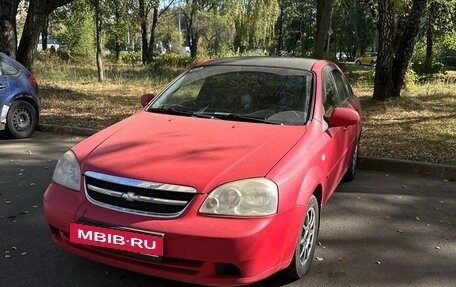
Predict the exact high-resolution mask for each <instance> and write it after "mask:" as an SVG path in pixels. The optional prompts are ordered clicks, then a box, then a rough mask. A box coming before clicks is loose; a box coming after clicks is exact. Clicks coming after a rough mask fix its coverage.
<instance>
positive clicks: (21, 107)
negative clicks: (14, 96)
mask: <svg viewBox="0 0 456 287" xmlns="http://www.w3.org/2000/svg"><path fill="white" fill-rule="evenodd" d="M6 124H7V128H6V129H7V132H8V135H10V136H11V137H13V138H16V139H23V138H27V137H29V136H31V135H32V134H33V132H34V131H35V129H36V126H37V125H38V116H37V113H36V110H35V108H34V107H33V106H32V105H31V104H29V103H27V102H24V101H16V102H14V103H13V104H12V105H11V107H10V109H9V111H8V116H7V118H6Z"/></svg>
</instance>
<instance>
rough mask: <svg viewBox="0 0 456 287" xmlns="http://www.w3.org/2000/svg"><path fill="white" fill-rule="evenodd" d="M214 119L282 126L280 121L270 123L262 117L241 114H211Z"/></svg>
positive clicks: (270, 121)
mask: <svg viewBox="0 0 456 287" xmlns="http://www.w3.org/2000/svg"><path fill="white" fill-rule="evenodd" d="M210 115H212V116H213V117H214V118H218V119H224V120H236V121H243V122H252V123H264V124H271V125H283V123H282V122H281V121H272V120H268V119H265V118H262V117H254V116H248V115H242V114H234V113H220V112H219V113H217V112H215V113H211V114H210Z"/></svg>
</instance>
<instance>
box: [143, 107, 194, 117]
mask: <svg viewBox="0 0 456 287" xmlns="http://www.w3.org/2000/svg"><path fill="white" fill-rule="evenodd" d="M147 111H149V112H153V113H159V114H168V115H178V116H192V115H193V112H191V111H185V110H178V109H176V108H175V107H166V108H149V109H148V110H147Z"/></svg>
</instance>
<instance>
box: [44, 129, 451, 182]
mask: <svg viewBox="0 0 456 287" xmlns="http://www.w3.org/2000/svg"><path fill="white" fill-rule="evenodd" d="M38 130H39V131H42V132H51V133H55V134H70V135H76V136H91V135H93V134H95V133H96V132H98V130H94V129H87V128H76V127H70V126H55V125H43V124H40V125H38ZM358 168H359V169H363V170H371V171H382V172H391V173H401V174H409V175H423V176H429V177H433V178H437V179H441V180H449V181H456V165H445V164H434V163H427V162H417V161H411V160H397V159H388V158H379V157H363V156H360V157H359V159H358Z"/></svg>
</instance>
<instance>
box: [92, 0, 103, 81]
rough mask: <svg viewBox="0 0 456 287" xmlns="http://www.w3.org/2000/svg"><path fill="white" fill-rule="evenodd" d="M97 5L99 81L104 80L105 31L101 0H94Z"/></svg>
mask: <svg viewBox="0 0 456 287" xmlns="http://www.w3.org/2000/svg"><path fill="white" fill-rule="evenodd" d="M93 3H94V6H95V25H96V30H97V32H96V34H97V69H98V82H100V83H101V82H103V80H104V72H103V54H102V52H103V50H102V37H103V35H102V32H103V14H102V9H101V7H100V0H93Z"/></svg>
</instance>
